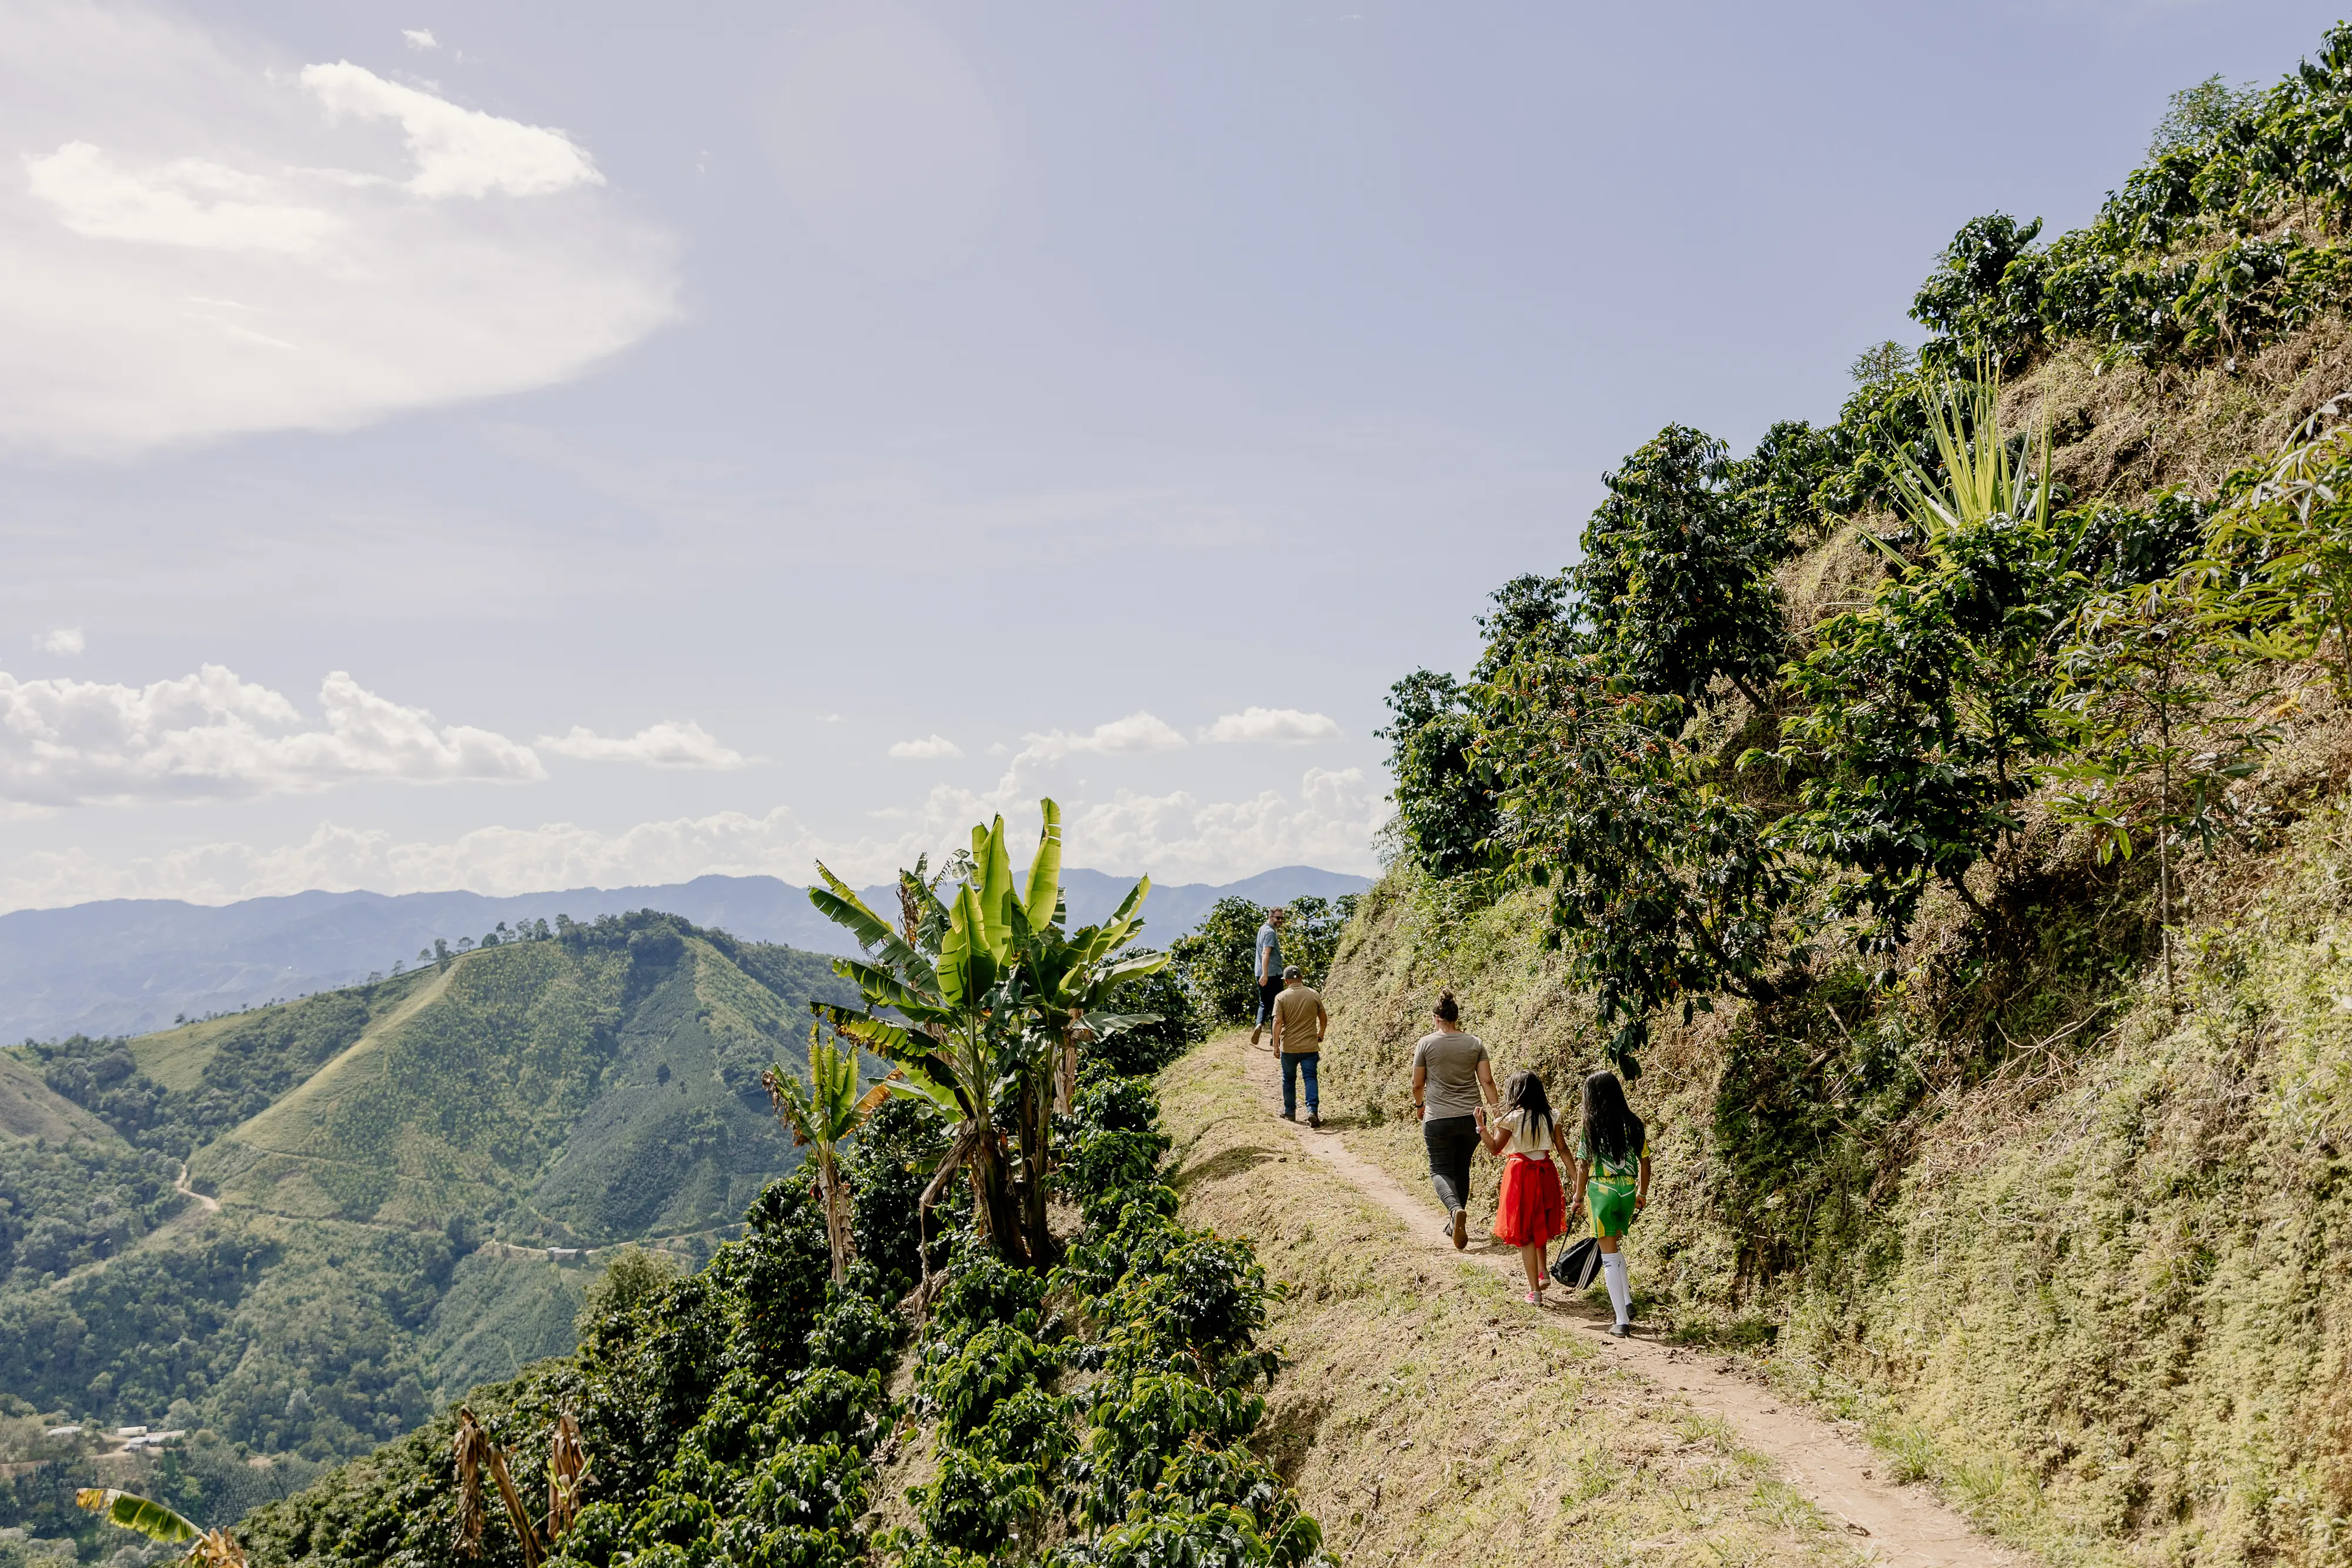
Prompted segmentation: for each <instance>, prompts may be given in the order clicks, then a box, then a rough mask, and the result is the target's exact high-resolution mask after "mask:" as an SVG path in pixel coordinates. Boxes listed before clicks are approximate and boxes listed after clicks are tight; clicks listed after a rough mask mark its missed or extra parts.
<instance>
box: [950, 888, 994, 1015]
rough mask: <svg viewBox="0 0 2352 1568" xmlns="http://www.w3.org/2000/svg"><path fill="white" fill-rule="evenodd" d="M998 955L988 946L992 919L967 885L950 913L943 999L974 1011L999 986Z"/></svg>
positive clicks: (951, 1004) (951, 1005)
mask: <svg viewBox="0 0 2352 1568" xmlns="http://www.w3.org/2000/svg"><path fill="white" fill-rule="evenodd" d="M996 969H997V961H996V956H995V955H994V954H993V953H992V952H991V951H990V950H989V946H988V916H987V915H986V914H985V913H983V912H982V908H981V902H980V898H979V896H978V895H977V894H974V893H973V892H972V890H971V883H965V884H964V885H963V886H961V887H960V888H958V889H956V901H955V905H954V907H953V908H952V909H951V910H950V911H949V914H948V934H947V939H946V940H945V941H943V942H941V943H940V963H939V978H940V999H941V1000H942V1001H944V1002H946V1003H947V1004H948V1006H950V1008H971V1007H977V1006H978V1005H979V1004H980V998H982V997H984V996H986V995H987V994H988V993H989V990H990V988H992V987H993V986H994V985H995V984H996Z"/></svg>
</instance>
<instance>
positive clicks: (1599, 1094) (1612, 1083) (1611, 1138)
mask: <svg viewBox="0 0 2352 1568" xmlns="http://www.w3.org/2000/svg"><path fill="white" fill-rule="evenodd" d="M1646 1136H1647V1134H1646V1133H1645V1132H1644V1130H1643V1126H1642V1118H1641V1117H1639V1116H1636V1115H1635V1114H1633V1107H1632V1106H1631V1105H1628V1104H1626V1103H1625V1086H1624V1085H1623V1084H1622V1083H1620V1082H1617V1075H1616V1074H1615V1073H1613V1072H1610V1071H1605V1070H1604V1071H1600V1072H1596V1073H1594V1074H1593V1075H1592V1076H1591V1077H1590V1078H1587V1079H1586V1080H1585V1081H1584V1153H1585V1156H1586V1157H1587V1158H1589V1159H1591V1161H1592V1162H1593V1163H1594V1164H1596V1165H1597V1164H1599V1163H1600V1162H1601V1161H1602V1160H1607V1161H1608V1162H1609V1163H1610V1164H1611V1165H1616V1166H1622V1165H1623V1164H1625V1163H1626V1162H1627V1161H1628V1160H1631V1159H1632V1158H1633V1156H1634V1155H1638V1154H1640V1153H1641V1152H1642V1144H1643V1138H1644V1137H1646Z"/></svg>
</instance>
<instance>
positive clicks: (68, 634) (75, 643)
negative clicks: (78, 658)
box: [33, 626, 89, 654]
mask: <svg viewBox="0 0 2352 1568" xmlns="http://www.w3.org/2000/svg"><path fill="white" fill-rule="evenodd" d="M33 641H34V642H35V643H37V644H38V645H39V647H40V650H41V652H42V653H68V654H70V653H80V652H81V651H82V650H83V649H85V648H87V647H89V639H87V638H85V637H84V636H83V635H82V634H81V628H80V627H79V626H60V627H58V629H57V630H56V631H54V632H43V633H42V634H41V635H40V636H38V637H36V638H35V639H34V640H33Z"/></svg>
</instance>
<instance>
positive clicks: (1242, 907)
mask: <svg viewBox="0 0 2352 1568" xmlns="http://www.w3.org/2000/svg"><path fill="white" fill-rule="evenodd" d="M1264 920H1265V909H1264V908H1262V907H1261V906H1259V905H1258V904H1254V903H1252V902H1251V901H1250V900H1248V899H1246V898H1241V897H1237V896H1234V895H1231V894H1229V895H1227V896H1226V897H1223V898H1221V899H1219V900H1217V902H1216V903H1214V904H1211V905H1210V906H1209V913H1208V914H1206V915H1202V917H1201V924H1200V925H1199V927H1198V928H1197V929H1195V930H1194V931H1192V933H1191V934H1190V935H1188V936H1179V937H1178V938H1176V940H1175V941H1174V942H1172V943H1171V944H1169V948H1168V950H1169V954H1170V957H1171V967H1173V969H1174V970H1175V972H1176V975H1177V977H1179V978H1180V979H1181V980H1182V982H1183V985H1184V989H1185V991H1186V993H1187V994H1189V995H1190V996H1191V997H1192V1006H1193V1007H1194V1008H1195V1009H1198V1011H1199V1012H1200V1015H1201V1016H1202V1018H1203V1019H1207V1020H1208V1021H1209V1022H1211V1023H1213V1024H1224V1023H1247V1022H1248V1021H1249V1020H1250V1019H1251V1018H1252V1017H1253V1016H1255V1013H1256V1011H1257V928H1258V925H1259V924H1260V923H1261V922H1263V921H1264Z"/></svg>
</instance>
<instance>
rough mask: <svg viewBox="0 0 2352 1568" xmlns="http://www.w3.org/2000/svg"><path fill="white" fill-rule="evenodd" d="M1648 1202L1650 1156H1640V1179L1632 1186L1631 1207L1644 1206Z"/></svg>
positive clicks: (1647, 1204)
mask: <svg viewBox="0 0 2352 1568" xmlns="http://www.w3.org/2000/svg"><path fill="white" fill-rule="evenodd" d="M1649 1202H1650V1156H1649V1155H1643V1156H1642V1179H1641V1181H1640V1182H1639V1183H1638V1184H1636V1185H1635V1186H1634V1188H1633V1207H1635V1208H1637V1209H1638V1208H1646V1207H1649Z"/></svg>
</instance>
